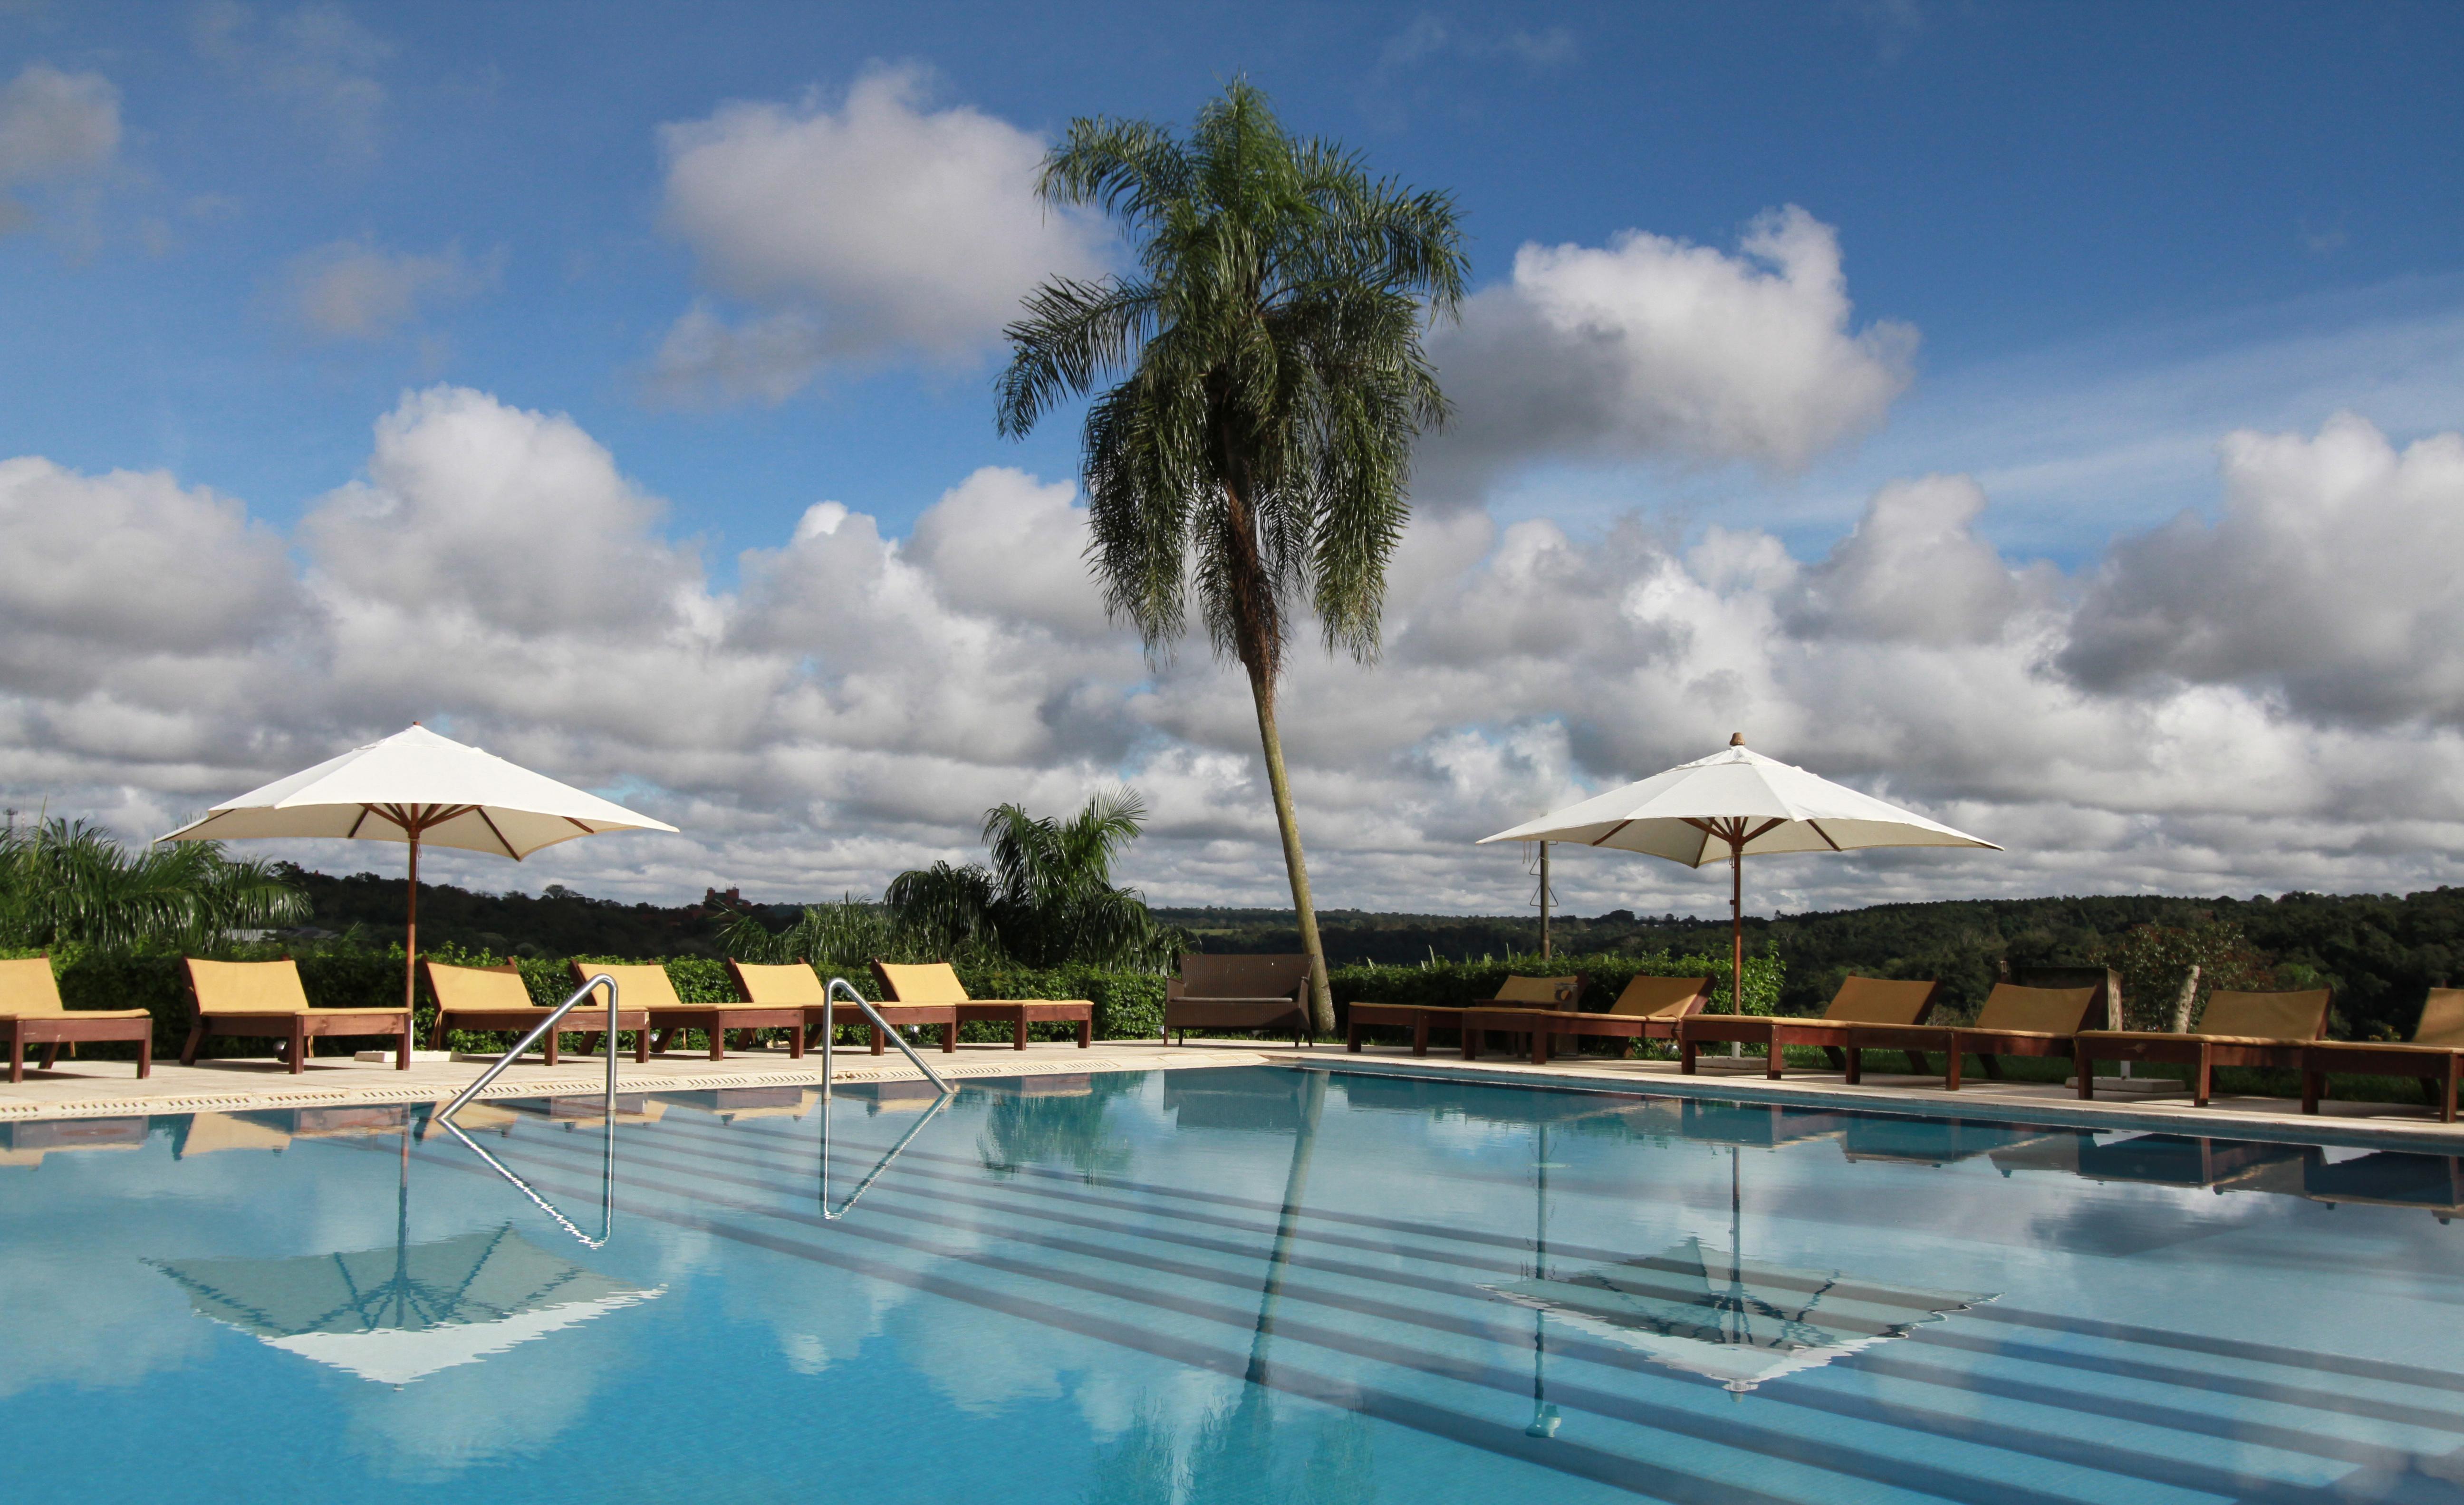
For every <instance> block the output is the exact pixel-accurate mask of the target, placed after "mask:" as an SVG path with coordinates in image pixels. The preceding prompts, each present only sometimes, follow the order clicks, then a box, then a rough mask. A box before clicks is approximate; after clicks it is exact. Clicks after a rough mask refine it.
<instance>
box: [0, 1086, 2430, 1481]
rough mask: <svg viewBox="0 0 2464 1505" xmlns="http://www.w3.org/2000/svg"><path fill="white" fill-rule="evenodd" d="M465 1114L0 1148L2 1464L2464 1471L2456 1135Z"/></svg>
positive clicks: (177, 1473) (1750, 1113)
mask: <svg viewBox="0 0 2464 1505" xmlns="http://www.w3.org/2000/svg"><path fill="white" fill-rule="evenodd" d="M459 1122H460V1126H461V1128H462V1129H463V1130H464V1131H465V1132H466V1133H467V1134H469V1135H470V1136H471V1138H472V1140H473V1141H475V1143H476V1144H477V1145H478V1146H479V1147H480V1148H481V1149H483V1150H485V1151H486V1157H485V1158H483V1157H481V1156H479V1155H476V1154H474V1153H473V1151H472V1150H471V1149H469V1148H466V1147H465V1146H464V1145H463V1144H461V1143H460V1142H458V1141H457V1140H455V1138H454V1136H452V1135H451V1133H448V1132H446V1131H445V1130H444V1128H443V1126H442V1125H439V1124H435V1123H432V1122H430V1121H429V1118H428V1114H427V1110H426V1109H425V1108H424V1107H421V1108H416V1109H410V1108H400V1109H398V1108H374V1109H371V1108H352V1109H318V1110H298V1111H295V1112H282V1113H253V1114H233V1115H199V1116H196V1117H194V1118H155V1119H152V1120H146V1119H114V1120H81V1121H77V1122H73V1123H47V1124H18V1125H13V1126H8V1127H5V1128H0V1290H5V1291H6V1292H7V1293H8V1300H7V1302H6V1304H5V1306H0V1353H5V1355H6V1359H5V1361H0V1419H4V1420H5V1421H6V1423H7V1424H8V1428H9V1435H11V1436H13V1437H15V1438H18V1439H20V1441H21V1447H20V1448H19V1449H17V1450H14V1451H13V1456H12V1458H11V1463H10V1464H9V1465H8V1473H7V1475H6V1477H7V1479H8V1485H7V1493H8V1496H9V1498H11V1500H53V1499H58V1500H67V1499H79V1500H131V1501H136V1500H143V1501H147V1502H172V1501H188V1500H233V1499H247V1500H292V1499H297V1500H303V1501H304V1500H312V1499H314V1500H377V1499H386V1500H390V1499H397V1498H399V1497H401V1496H402V1495H403V1494H406V1493H407V1492H408V1491H410V1490H412V1489H421V1488H426V1487H431V1486H441V1485H451V1486H453V1487H455V1488H456V1489H457V1490H459V1491H462V1492H464V1493H466V1494H468V1495H469V1497H472V1498H478V1499H488V1500H513V1501H533V1500H537V1501H562V1500H576V1501H579V1500H593V1501H596V1500H617V1501H635V1500H677V1499H686V1498H692V1499H696V1500H710V1501H734V1500H748V1501H750V1500H768V1499H774V1498H775V1499H785V1498H790V1497H794V1498H809V1497H813V1496H814V1495H815V1494H826V1495H827V1496H828V1497H830V1498H832V1499H835V1500H840V1501H854V1502H859V1505H861V1502H869V1501H874V1500H881V1501H890V1500H898V1501H907V1500H939V1499H959V1498H969V1499H981V1498H999V1499H1002V1500H1032V1501H1045V1500H1052V1501H1072V1502H1076V1501H1099V1502H1131V1501H1155V1502H1168V1501H1177V1502H1189V1505H1217V1502H1222V1501H1232V1500H1279V1501H1280V1500H1310V1501H1317V1500H1323V1501H1337V1500H1340V1501H1367V1500H1386V1501H1390V1502H1397V1505H1400V1502H1411V1505H1421V1502H1443V1501H1466V1502H1468V1501H1521V1500H1535V1501H1536V1500H1547V1501H1551V1502H1552V1505H1553V1502H1566V1501H1585V1500H1594V1499H1602V1500H1605V1499H1612V1498H1634V1497H1643V1498H1658V1499H1669V1500H1687V1501H1693V1500H1738V1501H1749V1500H1750V1501H1772V1500H1825V1501H1830V1500H1868V1499H1870V1500H1885V1499H1917V1498H1929V1499H1952V1500H1963V1501H1977V1502H2002V1501H2018V1502H2028V1501H2038V1500H2044V1501H2052V1500H2094V1501H2125V1500H2126V1501H2162V1500H2175V1499H2179V1500H2185V1501H2188V1500H2191V1499H2207V1500H2212V1499H2217V1498H2235V1499H2242V1498H2263V1499H2283V1500H2292V1499H2295V1498H2313V1497H2315V1498H2320V1499H2331V1498H2332V1499H2340V1500H2341V1499H2389V1500H2395V1499H2405V1500H2410V1499H2430V1498H2454V1497H2458V1496H2457V1492H2456V1485H2455V1481H2456V1480H2457V1479H2458V1478H2459V1477H2464V1468H2459V1459H2458V1457H2457V1450H2458V1449H2460V1448H2464V1365H2459V1364H2458V1362H2457V1360H2456V1354H2457V1346H2458V1345H2457V1337H2458V1323H2457V1315H2458V1313H2459V1311H2464V1258H2459V1256H2458V1252H2457V1248H2458V1247H2457V1244H2456V1239H2457V1238H2458V1237H2459V1236H2460V1235H2464V1230H2457V1229H2453V1228H2450V1227H2449V1226H2448V1220H2449V1219H2450V1218H2451V1217H2452V1216H2453V1214H2454V1212H2455V1210H2456V1208H2457V1207H2458V1206H2459V1205H2464V1174H2459V1169H2458V1164H2457V1162H2456V1161H2455V1160H2454V1159H2453V1158H2449V1157H2437V1156H2426V1155H2411V1154H2400V1153H2394V1152H2387V1151H2377V1152H2363V1151H2345V1150H2337V1149H2322V1148H2320V1147H2318V1146H2308V1145H2286V1144H2268V1143H2255V1142H2244V1141H2230V1140H2199V1139H2192V1138H2184V1137H2178V1136H2170V1135H2152V1134H2151V1135H2121V1134H2111V1133H2097V1134H2090V1133H2085V1132H2079V1131H2072V1130H2063V1129H2044V1128H2032V1127H2028V1126H2024V1125H2015V1124H2011V1123H2006V1122H1997V1121H1991V1120H1987V1119H1961V1120H1951V1119H1927V1118H1894V1117H1886V1116H1876V1115H1863V1114H1847V1113H1826V1112H1812V1111H1803V1110H1793V1109H1785V1108H1774V1107H1767V1106H1749V1105H1741V1104H1731V1103H1720V1102H1712V1101H1705V1100H1681V1099H1673V1098H1652V1097H1642V1096H1614V1095H1603V1094H1584V1093H1567V1092H1551V1091H1541V1090H1528V1089H1520V1088H1509V1087H1501V1086H1487V1085H1479V1084H1471V1083H1463V1082H1456V1081H1441V1080H1430V1079H1422V1078H1412V1077H1400V1076H1380V1075H1375V1074H1362V1073H1321V1072H1314V1071H1312V1072H1290V1071H1282V1070H1274V1069H1266V1068H1239V1069H1229V1070H1197V1071H1177V1072H1171V1073H1146V1074H1136V1073H1121V1074H1098V1075H1089V1076H1075V1077H1057V1078H1056V1077H1043V1078H1023V1079H1017V1080H1011V1081H1001V1082H992V1083H983V1084H971V1085H970V1086H969V1087H968V1088H967V1089H966V1090H965V1091H964V1092H963V1093H962V1094H960V1096H958V1097H957V1098H956V1099H954V1100H952V1101H950V1102H948V1103H946V1104H942V1103H938V1102H937V1100H936V1098H935V1096H934V1095H933V1094H932V1093H930V1092H929V1091H925V1090H919V1089H907V1088H900V1087H883V1088H879V1089H854V1090H842V1092H841V1093H840V1094H839V1095H838V1096H837V1097H836V1099H835V1100H834V1101H833V1102H831V1103H828V1104H824V1103H823V1102H822V1101H821V1099H820V1097H819V1095H818V1094H817V1093H816V1092H814V1091H813V1090H811V1089H802V1088H761V1089H750V1090H739V1091H731V1092H717V1093H655V1094H642V1095H627V1096H625V1097H624V1098H622V1099H621V1100H620V1101H619V1103H618V1105H617V1112H616V1114H615V1115H614V1122H613V1124H612V1125H611V1124H610V1122H609V1117H608V1115H607V1113H606V1111H605V1104H604V1102H602V1101H601V1100H599V1099H595V1098H579V1099H563V1100H558V1101H555V1102H547V1101H540V1102H529V1103H518V1104H508V1103H502V1102H492V1103H485V1104H478V1105H474V1106H473V1108H472V1109H470V1110H467V1111H466V1112H465V1114H464V1115H463V1116H462V1118H461V1119H460V1120H459ZM825 1124H826V1128H827V1135H826V1140H825V1135H824V1128H825ZM611 1127H612V1129H613V1133H614V1138H615V1143H616V1145H617V1150H616V1155H615V1159H614V1162H613V1169H612V1173H611V1172H610V1171H609V1169H608V1164H607V1160H606V1155H605V1146H606V1143H607V1137H608V1133H609V1131H610V1129H611ZM825 1142H826V1145H827V1151H826V1157H825ZM491 1159H492V1160H493V1161H495V1162H497V1163H498V1164H500V1165H501V1166H502V1167H503V1168H504V1169H505V1170H506V1171H509V1172H511V1173H512V1174H513V1175H514V1176H515V1177H517V1178H518V1179H519V1181H520V1182H521V1183H522V1185H520V1186H517V1184H514V1183H513V1182H512V1181H509V1180H508V1179H506V1178H505V1177H504V1176H500V1175H499V1174H498V1173H497V1171H496V1170H495V1169H494V1168H492V1166H491V1165H490V1163H488V1161H489V1160H491ZM524 1186H526V1187H527V1188H528V1190H529V1193H532V1194H536V1196H537V1197H539V1199H541V1200H542V1201H543V1202H544V1203H545V1204H546V1206H539V1205H537V1204H535V1203H534V1202H533V1201H532V1200H531V1196H530V1195H529V1194H526V1192H525V1190H524V1189H523V1187H524ZM608 1194H612V1195H611V1196H610V1206H611V1208H612V1212H611V1218H610V1221H609V1223H608V1224H607V1228H608V1229H609V1235H610V1236H609V1237H608V1238H607V1239H606V1241H605V1245H604V1246H603V1247H593V1246H594V1244H596V1242H597V1240H596V1237H595V1235H596V1234H597V1233H598V1231H599V1228H600V1227H601V1221H600V1220H601V1215H602V1198H603V1195H608ZM36 1439H39V1440H40V1446H24V1445H23V1444H25V1443H27V1442H30V1441H32V1440H36Z"/></svg>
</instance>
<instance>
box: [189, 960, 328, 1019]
mask: <svg viewBox="0 0 2464 1505" xmlns="http://www.w3.org/2000/svg"><path fill="white" fill-rule="evenodd" d="M184 960H185V961H186V962H187V967H188V985H189V987H190V988H191V989H193V990H194V991H195V993H196V995H197V1008H198V1010H199V1011H200V1012H202V1013H209V1014H304V1013H307V1012H309V1011H310V1005H309V1002H308V989H307V988H305V987H303V986H301V985H300V982H299V963H297V962H294V961H292V960H290V959H289V958H288V957H286V958H284V959H283V960H282V961H279V962H205V961H200V960H199V959H197V958H195V957H187V958H185V959H184Z"/></svg>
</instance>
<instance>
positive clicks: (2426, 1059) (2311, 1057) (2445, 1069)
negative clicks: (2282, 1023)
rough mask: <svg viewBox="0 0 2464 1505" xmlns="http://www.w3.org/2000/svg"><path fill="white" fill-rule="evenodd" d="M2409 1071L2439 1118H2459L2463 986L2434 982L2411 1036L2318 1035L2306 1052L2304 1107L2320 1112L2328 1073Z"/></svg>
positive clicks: (2396, 1073) (2463, 1066) (2463, 1058)
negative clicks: (2400, 1039)
mask: <svg viewBox="0 0 2464 1505" xmlns="http://www.w3.org/2000/svg"><path fill="white" fill-rule="evenodd" d="M2330 1072H2342V1073H2345V1074H2346V1075H2350V1076H2410V1077H2413V1078H2416V1079H2417V1080H2419V1081H2420V1083H2421V1090H2422V1095H2423V1096H2426V1097H2428V1098H2429V1099H2430V1102H2431V1106H2432V1107H2434V1108H2436V1109H2437V1110H2438V1121H2439V1122H2441V1123H2453V1122H2454V1121H2455V1097H2456V1088H2457V1084H2458V1079H2459V1078H2460V1077H2464V987H2433V988H2431V990H2430V994H2429V996H2428V997H2426V998H2424V999H2423V1000H2422V1002H2421V1018H2420V1020H2419V1021H2418V1022H2417V1023H2415V1024H2414V1026H2413V1028H2412V1038H2411V1039H2410V1040H2408V1041H2404V1042H2402V1043H2398V1042H2395V1041H2384V1042H2382V1041H2377V1040H2317V1041H2313V1042H2311V1043H2310V1044H2309V1045H2308V1046H2306V1047H2304V1048H2303V1050H2302V1052H2301V1111H2302V1112H2303V1113H2317V1112H2318V1111H2319V1103H2320V1101H2321V1099H2322V1098H2324V1097H2325V1096H2327V1073H2330Z"/></svg>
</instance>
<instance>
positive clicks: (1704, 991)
mask: <svg viewBox="0 0 2464 1505" xmlns="http://www.w3.org/2000/svg"><path fill="white" fill-rule="evenodd" d="M1501 991H1503V990H1502V989H1501ZM1574 996H1576V997H1578V998H1579V997H1581V996H1582V994H1581V990H1580V989H1579V988H1577V989H1576V990H1575V995H1574ZM1710 997H1711V980H1710V979H1709V978H1707V977H1651V976H1643V975H1638V976H1637V977H1636V978H1635V979H1634V980H1633V981H1631V982H1629V983H1627V984H1626V985H1625V991H1624V992H1622V993H1619V994H1618V995H1617V1002H1615V1003H1613V1004H1611V1005H1609V1007H1608V1011H1607V1012H1606V1013H1594V1012H1591V1011H1589V1010H1587V1009H1580V1008H1494V1007H1484V1006H1482V1005H1478V1004H1475V1005H1473V1006H1472V1007H1469V1008H1466V1009H1464V1010H1463V1059H1464V1060H1466V1061H1469V1060H1476V1059H1478V1058H1479V1050H1480V1047H1479V1041H1480V1039H1481V1037H1482V1036H1484V1035H1486V1034H1489V1033H1492V1032H1498V1031H1507V1030H1511V1031H1515V1032H1518V1033H1522V1034H1526V1035H1529V1037H1530V1041H1531V1064H1532V1065H1534V1066H1546V1065H1548V1064H1549V1055H1550V1052H1551V1051H1552V1050H1554V1049H1555V1046H1554V1045H1553V1044H1552V1043H1551V1042H1552V1040H1553V1039H1556V1038H1571V1039H1573V1040H1576V1041H1580V1040H1581V1039H1583V1038H1584V1037H1586V1036H1589V1037H1592V1038H1595V1039H1596V1038H1607V1039H1621V1040H1674V1039H1676V1038H1677V1024H1678V1021H1679V1020H1681V1019H1683V1018H1685V1017H1687V1016H1688V1015H1691V1014H1694V1013H1696V1012H1699V1011H1700V1010H1701V1009H1702V1007H1703V1006H1704V1005H1705V1003H1707V1002H1708V1001H1709V1000H1710ZM1579 1048H1580V1047H1579V1045H1578V1046H1577V1049H1579Z"/></svg>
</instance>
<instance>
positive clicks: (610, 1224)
mask: <svg viewBox="0 0 2464 1505" xmlns="http://www.w3.org/2000/svg"><path fill="white" fill-rule="evenodd" d="M609 1049H610V1050H613V1049H614V1047H613V1046H612V1045H611V1046H610V1047H609ZM437 1122H439V1123H441V1124H443V1125H444V1127H445V1132H446V1133H448V1134H450V1135H451V1136H453V1137H454V1138H455V1139H457V1140H461V1141H462V1147H463V1148H464V1149H467V1150H469V1151H470V1152H471V1153H472V1154H473V1155H476V1156H478V1157H479V1158H480V1159H481V1160H483V1161H486V1162H488V1168H489V1169H490V1170H493V1171H495V1173H496V1174H497V1175H499V1176H502V1177H504V1178H505V1179H506V1180H507V1181H509V1182H512V1183H513V1184H514V1189H515V1190H516V1191H518V1192H520V1193H521V1194H522V1195H523V1196H525V1197H528V1198H530V1199H531V1203H532V1205H533V1206H537V1207H538V1208H539V1210H540V1211H541V1212H544V1213H546V1214H547V1215H548V1216H549V1217H551V1218H554V1219H556V1226H557V1227H559V1228H562V1229H564V1230H565V1231H566V1232H567V1233H570V1234H572V1235H573V1236H574V1237H575V1238H577V1239H580V1240H581V1241H582V1244H583V1248H585V1249H605V1248H606V1247H607V1240H608V1238H609V1236H610V1235H612V1234H613V1233H614V1232H615V1231H616V1099H614V1098H613V1097H610V1098H609V1099H607V1138H606V1148H605V1151H604V1152H603V1153H602V1155H601V1157H600V1162H599V1236H598V1237H597V1238H592V1237H591V1236H590V1235H589V1234H587V1233H584V1232H583V1231H582V1229H580V1228H576V1227H574V1223H573V1220H572V1219H571V1218H568V1217H566V1216H565V1215H564V1214H563V1213H561V1212H560V1211H558V1210H557V1206H556V1204H555V1203H553V1202H550V1201H548V1200H547V1199H546V1198H545V1197H542V1196H540V1195H539V1192H538V1191H537V1190H536V1189H535V1188H534V1187H533V1186H532V1185H531V1184H530V1183H529V1182H526V1181H524V1180H522V1178H521V1177H519V1176H517V1175H516V1174H514V1172H513V1171H511V1170H509V1169H507V1168H506V1165H505V1162H502V1161H500V1160H498V1159H496V1157H495V1156H494V1155H491V1154H489V1153H488V1152H487V1150H486V1149H484V1148H482V1147H481V1145H480V1143H479V1141H478V1140H474V1139H473V1138H471V1136H469V1135H467V1134H465V1133H463V1132H462V1128H461V1125H459V1124H457V1123H455V1122H453V1120H451V1118H439V1119H438V1120H437Z"/></svg>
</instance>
